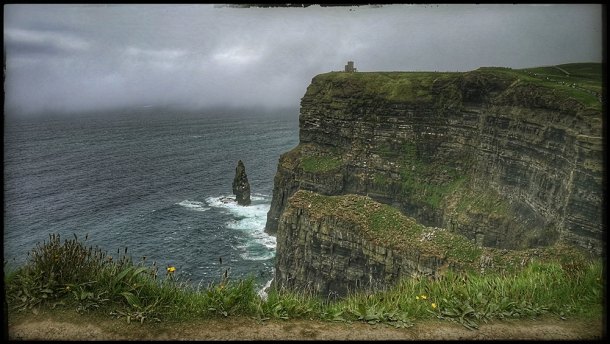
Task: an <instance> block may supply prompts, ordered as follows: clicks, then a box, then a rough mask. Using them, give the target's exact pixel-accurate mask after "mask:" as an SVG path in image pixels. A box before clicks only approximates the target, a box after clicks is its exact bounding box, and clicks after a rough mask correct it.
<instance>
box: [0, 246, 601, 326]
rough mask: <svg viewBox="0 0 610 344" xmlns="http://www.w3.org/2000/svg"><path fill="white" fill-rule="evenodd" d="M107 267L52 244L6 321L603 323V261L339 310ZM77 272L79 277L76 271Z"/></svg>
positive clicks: (359, 296) (27, 273)
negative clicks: (90, 317)
mask: <svg viewBox="0 0 610 344" xmlns="http://www.w3.org/2000/svg"><path fill="white" fill-rule="evenodd" d="M58 243H59V244H58ZM88 252H92V253H93V254H91V255H89V254H88ZM94 252H98V255H97V256H96V255H95V253H94ZM71 254H72V256H70V255H71ZM61 255H64V257H65V258H61ZM55 256H58V259H55ZM32 257H34V258H32ZM108 257H110V256H107V255H105V254H104V253H101V251H99V250H97V251H96V250H95V249H91V250H90V248H87V247H85V246H84V245H83V244H82V243H81V242H79V241H78V240H77V239H76V238H75V239H74V240H66V241H64V243H61V242H59V237H58V236H52V237H51V240H50V241H49V242H48V243H44V244H43V245H40V246H38V247H37V248H35V249H34V250H33V251H32V254H31V255H30V258H31V259H30V260H29V261H28V263H27V264H26V265H25V266H22V267H20V268H18V269H16V270H14V271H10V272H9V273H6V272H5V283H6V292H7V294H6V295H7V302H8V305H9V311H10V312H11V313H12V312H28V311H36V310H40V309H47V310H51V309H74V310H75V311H77V312H79V313H85V312H86V313H95V314H99V315H100V316H104V315H106V316H108V315H110V316H114V317H118V318H121V319H124V320H125V321H127V322H134V321H138V322H151V321H152V322H158V321H181V320H190V319H197V318H210V317H221V318H222V317H230V316H250V317H254V318H257V319H260V320H266V319H317V320H325V321H339V322H352V321H361V322H367V323H371V324H374V323H384V324H389V325H393V326H397V327H407V326H411V325H412V324H413V323H414V322H416V321H417V320H423V319H434V318H440V319H445V320H450V321H456V322H459V323H461V324H463V325H464V326H466V327H469V328H475V327H477V326H478V324H479V323H481V322H486V321H489V320H493V319H507V318H524V317H535V316H539V315H544V314H550V315H557V316H561V317H591V318H599V317H601V315H602V312H603V299H602V298H603V290H604V285H605V282H604V277H603V267H602V264H601V262H599V261H596V262H588V263H586V264H584V265H581V266H579V267H578V268H577V269H575V268H573V267H572V266H570V265H566V264H562V263H561V262H559V261H558V262H549V263H531V264H528V265H527V266H525V267H523V268H522V269H520V270H518V271H516V272H514V273H511V274H507V273H491V274H477V273H454V272H452V271H448V272H447V273H446V274H445V275H443V276H442V277H441V278H439V279H436V280H429V279H426V278H414V279H404V280H402V281H400V282H399V283H397V284H396V285H394V286H391V287H389V288H387V289H386V290H384V291H379V292H376V293H367V292H358V293H350V294H349V295H348V296H347V297H345V298H343V299H337V300H335V299H332V298H325V297H321V296H316V295H311V294H306V293H296V292H290V291H286V290H272V291H270V293H269V296H268V298H267V299H266V300H263V299H261V298H259V297H258V295H257V293H256V290H255V285H254V283H253V281H252V279H247V280H240V281H231V280H230V279H229V278H226V276H224V277H223V278H220V279H219V281H218V282H217V283H212V284H210V285H209V286H207V287H206V288H202V289H199V288H194V287H193V286H191V285H190V284H187V283H184V282H180V281H179V279H180V278H179V274H180V272H179V271H176V272H174V273H166V274H164V276H163V277H159V276H157V274H156V273H155V272H156V271H157V269H155V268H154V267H145V266H144V265H143V264H141V263H138V264H133V263H132V262H131V259H130V258H128V257H127V256H125V255H123V256H122V257H121V258H120V259H117V260H116V261H114V260H110V259H108ZM48 259H50V260H48ZM80 263H84V266H85V268H84V269H83V270H81V269H74V267H75V266H77V265H78V264H80ZM75 264H76V265H75ZM78 266H81V265H78Z"/></svg>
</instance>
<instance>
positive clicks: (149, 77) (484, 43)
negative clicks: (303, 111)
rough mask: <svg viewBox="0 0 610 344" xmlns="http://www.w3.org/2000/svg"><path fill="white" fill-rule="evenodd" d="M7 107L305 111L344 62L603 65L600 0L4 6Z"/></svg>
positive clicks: (379, 66)
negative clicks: (310, 93)
mask: <svg viewBox="0 0 610 344" xmlns="http://www.w3.org/2000/svg"><path fill="white" fill-rule="evenodd" d="M4 47H5V54H6V81H5V110H7V111H9V112H11V113H16V112H19V113H23V114H33V113H40V112H51V111H53V112H58V111H59V112H63V111H72V112H74V111H76V112H82V111H87V110H90V109H105V108H112V107H121V106H138V107H140V106H148V105H163V106H174V105H180V106H184V107H189V108H193V109H197V108H203V107H207V106H224V105H231V106H246V107H247V106H268V107H294V108H296V107H298V106H299V102H300V98H301V97H302V96H303V94H304V92H305V89H306V88H307V86H308V84H309V82H310V81H311V78H312V77H314V76H315V75H316V74H319V73H325V72H329V71H332V70H342V69H343V66H344V65H345V63H346V61H347V60H353V61H355V65H356V68H358V70H360V71H393V70H400V71H411V70H429V71H434V70H438V71H468V70H473V69H476V68H478V67H481V66H504V67H512V68H525V67H533V66H540V65H553V64H562V63H570V62H601V60H602V7H601V5H569V4H566V5H438V6H437V5H388V6H383V7H370V6H360V7H319V6H310V7H307V8H230V7H219V6H214V5H73V4H69V5H5V7H4Z"/></svg>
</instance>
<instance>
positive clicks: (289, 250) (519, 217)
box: [266, 64, 604, 289]
mask: <svg viewBox="0 0 610 344" xmlns="http://www.w3.org/2000/svg"><path fill="white" fill-rule="evenodd" d="M598 69H599V71H601V66H600V65H599V64H574V65H565V66H563V68H559V69H553V68H550V69H549V68H547V69H544V68H543V69H532V70H511V69H508V68H481V69H478V70H476V71H472V72H467V73H423V72H411V73H408V72H379V73H343V72H333V73H326V74H321V75H318V76H316V77H314V78H313V80H312V82H311V84H310V85H309V87H308V88H307V92H306V94H305V96H304V97H303V98H302V101H301V111H300V118H299V124H300V133H299V139H300V144H299V145H298V146H297V147H295V148H294V149H293V150H291V151H290V152H287V153H285V154H283V155H282V156H281V158H280V160H279V164H278V170H277V174H276V176H275V181H274V183H275V184H274V191H273V200H272V205H271V209H270V211H269V213H268V217H267V225H266V230H267V231H268V232H269V233H276V234H277V236H278V247H277V250H278V252H277V259H276V272H278V271H279V272H280V276H279V279H280V280H281V279H284V281H286V280H287V279H288V277H287V276H283V275H282V274H281V271H286V270H287V269H286V266H287V265H290V261H291V260H290V259H288V258H287V257H288V256H294V255H295V253H294V252H299V250H301V251H303V250H306V248H307V247H309V248H310V249H311V246H312V245H313V246H316V247H318V249H317V250H318V252H322V251H325V248H328V250H326V251H328V252H326V253H327V255H328V253H329V252H330V253H332V255H334V256H350V255H352V256H353V257H352V258H353V259H349V260H346V261H345V262H344V263H342V264H339V265H337V266H335V267H333V264H332V263H328V264H327V265H328V266H327V267H326V268H325V269H326V270H327V273H326V276H327V277H328V276H330V275H332V274H333V273H337V272H336V271H339V270H340V269H344V270H345V269H349V266H350V262H353V261H357V260H358V259H356V258H357V257H360V258H363V257H365V256H367V255H366V254H365V255H363V254H354V253H353V252H351V251H350V250H351V249H354V248H355V247H356V246H358V245H356V246H354V241H351V242H343V244H341V243H340V242H341V240H340V238H336V237H335V236H336V235H337V234H336V233H335V236H333V235H330V236H329V235H327V236H326V239H320V237H317V239H316V240H314V241H311V240H310V239H307V238H308V237H310V238H311V235H313V233H314V232H316V231H318V230H319V229H320V228H325V226H326V227H328V224H327V225H322V224H320V223H317V224H315V222H314V223H309V225H307V226H303V225H302V223H301V222H298V220H295V219H296V218H295V217H294V214H295V211H296V212H297V213H298V211H297V210H295V209H294V205H291V204H290V198H291V197H292V196H293V195H294V194H295V193H296V192H297V191H298V190H307V191H312V192H314V193H315V194H318V195H320V196H336V195H351V194H354V195H362V196H366V197H367V198H368V199H370V200H372V201H375V202H377V203H379V204H385V205H389V206H391V207H393V208H395V209H398V210H399V211H400V213H401V214H403V215H404V216H407V217H409V218H412V219H414V220H415V221H416V222H417V223H418V224H419V225H421V226H422V227H427V228H439V229H442V230H444V231H447V232H450V233H453V234H455V235H460V236H463V237H465V238H466V239H467V240H469V241H470V242H471V243H472V244H474V245H476V247H487V248H495V249H510V250H523V249H531V248H536V247H547V246H550V245H554V244H557V243H565V244H568V245H573V246H576V247H580V248H583V249H586V250H587V251H590V252H593V253H595V254H600V253H601V251H602V248H603V241H602V233H603V230H604V229H603V223H602V194H603V189H602V187H603V184H602V181H603V171H602V169H603V159H602V153H603V152H602V148H603V147H602V115H601V102H600V98H601V96H600V93H601V88H600V87H599V85H600V82H599V80H598V79H596V78H599V75H601V73H600V72H597V74H596V71H597V70H598ZM567 70H571V71H572V73H571V74H570V73H569V72H568V71H567ZM562 71H563V72H565V73H563V72H562ZM554 73H557V74H554ZM549 75H550V77H549ZM591 76H593V77H591ZM300 197H302V196H300ZM297 203H298V202H297ZM299 204H301V205H303V204H302V203H299ZM287 209H288V210H289V211H286V210H287ZM303 211H304V210H303ZM303 211H301V212H303ZM309 214H310V215H309V218H311V216H313V217H314V218H315V217H316V216H315V214H314V215H312V214H311V212H309ZM295 221H296V222H295ZM379 221H381V223H383V220H382V219H379ZM327 222H328V221H327ZM350 226H351V228H352V229H353V228H354V226H353V225H348V226H347V227H350ZM330 227H332V226H330ZM330 227H329V228H330ZM335 227H336V226H335ZM339 227H340V226H339ZM295 228H300V231H301V232H304V233H296V234H295V233H294V230H295ZM315 228H318V229H315ZM331 229H332V228H331ZM326 232H327V234H328V233H330V232H332V230H330V229H328V230H326ZM287 234H290V235H292V236H293V239H292V240H286V238H285V237H284V236H285V235H287ZM294 235H296V236H294ZM298 238H300V239H298ZM308 240H309V241H308ZM325 240H326V241H325ZM364 246H366V244H365V245H364ZM385 246H386V247H387V246H388V245H385ZM350 247H351V248H350ZM358 247H360V248H358V249H357V250H360V251H362V245H360V246H358ZM382 247H383V245H382ZM337 252H339V253H337ZM341 252H342V253H341ZM348 252H350V253H348ZM367 257H370V255H369V256H367ZM440 257H441V258H440V259H439V260H438V261H437V263H438V264H436V263H435V264H434V266H441V265H443V258H442V255H441V256H440ZM298 259H300V260H301V263H300V265H303V264H305V265H307V262H306V260H307V259H306V257H305V256H299V258H298ZM303 259H305V261H303ZM308 259H310V260H311V261H310V264H314V263H315V262H316V261H317V262H318V263H320V261H324V260H325V258H321V257H318V258H316V257H309V258H308ZM363 259H368V258H363ZM418 261H419V258H417V259H415V260H414V262H415V263H414V264H415V265H417V264H419V263H418ZM354 264H356V265H358V264H360V263H354ZM361 265H362V264H361ZM364 265H366V264H364ZM364 265H363V266H364ZM390 265H393V264H390ZM398 265H400V264H398ZM423 265H425V264H423ZM381 266H382V267H377V268H375V269H377V270H378V269H382V270H383V269H386V270H388V271H387V274H386V275H387V276H390V277H388V278H389V279H392V278H396V277H397V275H399V274H400V273H398V272H396V271H394V272H392V268H388V265H387V264H386V265H383V264H382V265H381ZM293 267H294V266H293ZM339 267H340V268H339ZM369 268H370V267H369ZM369 268H364V269H365V270H366V269H369ZM303 269H307V267H303ZM371 269H372V268H371ZM335 270H336V271H335ZM416 270H417V269H416ZM420 270H422V271H424V270H425V269H420ZM333 271H334V272H333ZM371 271H372V270H371ZM364 275H366V273H364ZM364 275H363V276H364ZM369 275H370V276H373V274H372V272H371V273H370V274H369ZM386 275H384V276H386ZM375 276H377V275H375ZM392 276H394V277H392ZM292 278H294V276H292ZM320 278H322V277H320ZM361 278H362V276H361V277H359V279H361ZM384 278H385V277H384ZM318 279H319V278H318ZM303 280H305V279H303ZM279 283H280V284H281V283H282V282H281V281H280V282H279ZM325 288H327V289H328V288H330V287H329V286H328V285H327V286H326V287H325Z"/></svg>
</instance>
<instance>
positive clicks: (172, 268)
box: [167, 266, 176, 274]
mask: <svg viewBox="0 0 610 344" xmlns="http://www.w3.org/2000/svg"><path fill="white" fill-rule="evenodd" d="M174 271H176V268H175V267H173V266H170V267H168V268H167V272H168V273H170V274H171V273H173V272H174Z"/></svg>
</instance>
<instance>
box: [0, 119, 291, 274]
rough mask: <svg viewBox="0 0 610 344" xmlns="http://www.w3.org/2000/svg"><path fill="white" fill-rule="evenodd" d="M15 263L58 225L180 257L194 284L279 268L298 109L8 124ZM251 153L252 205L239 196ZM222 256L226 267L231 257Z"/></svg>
mask: <svg viewBox="0 0 610 344" xmlns="http://www.w3.org/2000/svg"><path fill="white" fill-rule="evenodd" d="M4 124H5V126H4V261H5V262H6V263H7V264H8V265H9V266H17V265H20V264H22V263H24V262H25V261H26V260H27V252H28V251H30V250H31V249H32V248H34V247H35V245H36V243H38V242H42V241H43V240H48V237H49V234H50V233H58V234H60V236H61V237H62V240H63V238H72V237H73V235H74V234H76V235H77V236H78V237H79V238H80V239H82V240H84V239H85V236H87V241H86V244H87V245H90V246H99V247H101V248H102V249H103V250H105V251H107V252H108V253H109V254H112V255H114V256H116V255H117V250H120V251H121V252H123V250H124V249H125V248H127V254H128V255H130V256H131V257H132V258H133V260H134V261H139V260H140V259H142V257H146V262H148V264H152V262H153V261H154V262H156V263H157V265H159V266H161V268H164V267H165V266H168V265H172V266H175V267H176V269H177V273H178V274H179V275H180V276H182V277H183V278H185V279H188V280H190V281H191V282H192V283H193V284H204V285H205V284H207V283H209V282H212V281H218V279H219V278H220V276H221V274H222V273H223V272H224V271H225V270H226V269H228V274H229V276H230V277H231V278H235V279H237V278H243V277H247V276H254V277H255V278H256V279H257V281H258V283H260V284H264V283H265V282H266V281H269V280H270V279H271V278H272V276H273V261H274V256H275V238H274V237H272V236H269V235H267V234H266V233H264V226H265V221H266V215H267V211H268V210H269V206H270V203H271V193H272V189H273V177H274V175H275V171H276V168H277V161H278V159H279V156H280V154H281V153H283V152H286V151H288V150H289V149H291V148H293V147H294V146H295V145H296V144H297V143H298V110H294V111H279V112H269V113H257V114H251V113H246V112H245V111H243V112H241V113H236V112H235V111H228V110H227V111H221V110H216V111H214V112H208V113H189V114H187V113H181V112H179V111H170V110H162V111H161V110H157V111H152V110H150V111H143V112H133V113H131V112H126V113H120V114H119V113H108V114H98V115H95V116H82V117H78V116H76V117H69V118H68V117H66V118H61V117H56V118H46V119H45V118H36V119H11V120H8V119H7V120H5V123H4ZM240 159H241V160H242V161H243V162H244V164H245V166H246V172H247V174H248V179H249V182H250V186H251V191H252V205H251V206H248V207H243V206H239V205H237V204H236V203H235V201H234V196H233V195H232V189H231V184H232V182H233V177H234V175H235V167H236V166H237V161H238V160H240ZM221 260H222V263H221Z"/></svg>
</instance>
